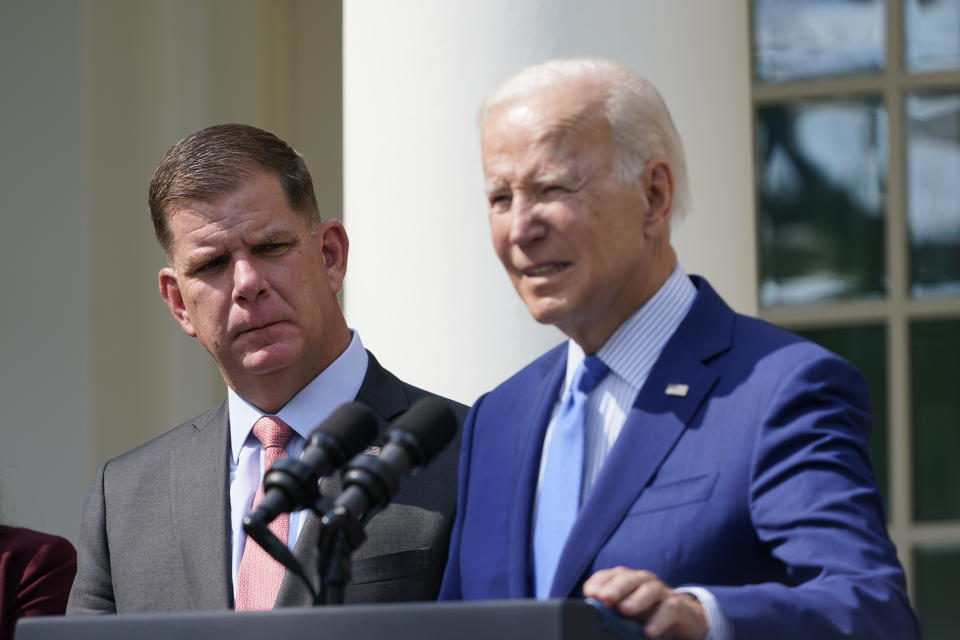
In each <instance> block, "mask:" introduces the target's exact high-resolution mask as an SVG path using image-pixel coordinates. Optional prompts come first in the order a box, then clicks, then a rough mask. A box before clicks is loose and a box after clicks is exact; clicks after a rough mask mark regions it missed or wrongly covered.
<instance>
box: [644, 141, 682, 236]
mask: <svg viewBox="0 0 960 640" xmlns="http://www.w3.org/2000/svg"><path fill="white" fill-rule="evenodd" d="M640 180H641V183H642V187H643V195H644V197H645V198H646V200H647V214H646V218H647V219H646V227H647V229H648V230H649V231H651V232H653V233H655V234H656V235H660V234H661V233H663V231H665V230H669V228H670V218H671V217H672V215H673V188H674V185H673V169H672V168H671V167H670V163H669V162H667V161H666V160H665V159H664V158H660V157H656V158H652V159H651V160H650V161H649V162H648V163H647V166H646V167H644V169H643V174H642V175H641V176H640Z"/></svg>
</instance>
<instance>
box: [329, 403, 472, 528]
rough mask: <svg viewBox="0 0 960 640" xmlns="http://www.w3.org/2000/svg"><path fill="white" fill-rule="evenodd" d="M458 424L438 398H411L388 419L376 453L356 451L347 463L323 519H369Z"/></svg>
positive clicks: (433, 452) (442, 443)
mask: <svg viewBox="0 0 960 640" xmlns="http://www.w3.org/2000/svg"><path fill="white" fill-rule="evenodd" d="M457 428H458V425H457V416H456V415H455V414H454V413H453V411H452V410H451V409H450V407H448V406H447V405H446V404H444V403H443V402H442V401H440V400H438V399H436V398H423V399H421V400H419V401H417V402H416V403H414V405H413V406H412V407H410V409H409V410H407V411H406V412H405V413H403V414H401V415H400V417H398V418H397V419H396V420H394V421H393V422H392V423H390V428H389V430H388V431H387V442H386V443H385V444H384V445H383V447H382V448H381V450H380V455H379V456H372V455H367V454H360V455H358V456H356V457H354V458H353V460H351V461H350V462H349V463H347V466H346V467H345V471H344V472H343V485H344V489H343V492H342V493H341V494H340V497H338V498H337V500H336V502H335V503H334V505H333V508H332V509H330V511H328V512H327V513H326V514H325V515H324V517H323V520H322V522H323V523H324V525H328V524H331V523H333V522H335V521H338V520H342V518H343V517H344V516H348V515H349V516H352V517H353V518H354V519H356V520H362V521H364V522H365V521H366V520H369V518H371V517H373V515H374V514H376V513H377V512H378V511H379V510H380V509H382V508H383V507H384V506H385V505H386V504H387V502H389V501H390V498H391V497H392V496H393V494H394V493H396V491H397V487H398V486H399V485H400V478H401V477H402V476H403V475H404V474H406V473H407V471H410V470H411V469H414V468H417V467H422V466H424V465H426V464H427V463H429V462H430V461H431V460H433V458H434V457H435V456H436V455H437V454H438V453H440V451H441V450H443V448H444V447H446V446H447V444H449V442H450V441H451V440H452V439H453V437H454V435H456V433H457Z"/></svg>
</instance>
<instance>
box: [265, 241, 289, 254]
mask: <svg viewBox="0 0 960 640" xmlns="http://www.w3.org/2000/svg"><path fill="white" fill-rule="evenodd" d="M289 246H290V243H288V242H268V243H266V244H261V245H260V246H258V247H257V253H262V254H266V255H276V254H279V253H283V252H284V251H285V250H286V249H287V247H289Z"/></svg>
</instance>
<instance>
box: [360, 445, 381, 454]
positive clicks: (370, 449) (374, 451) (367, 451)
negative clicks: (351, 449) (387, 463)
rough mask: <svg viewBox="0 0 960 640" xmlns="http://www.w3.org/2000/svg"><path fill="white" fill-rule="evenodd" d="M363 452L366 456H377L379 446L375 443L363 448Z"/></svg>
mask: <svg viewBox="0 0 960 640" xmlns="http://www.w3.org/2000/svg"><path fill="white" fill-rule="evenodd" d="M363 452H364V453H365V454H367V455H368V456H378V455H380V447H378V446H376V445H374V446H372V447H367V448H366V449H364V450H363Z"/></svg>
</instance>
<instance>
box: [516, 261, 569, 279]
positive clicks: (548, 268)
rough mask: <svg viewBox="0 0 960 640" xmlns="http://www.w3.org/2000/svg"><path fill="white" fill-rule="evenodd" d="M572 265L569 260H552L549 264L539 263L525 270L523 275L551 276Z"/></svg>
mask: <svg viewBox="0 0 960 640" xmlns="http://www.w3.org/2000/svg"><path fill="white" fill-rule="evenodd" d="M569 266H570V263H568V262H551V263H549V264H538V265H536V266H533V267H528V268H526V269H524V270H523V275H525V276H528V277H537V276H549V275H553V274H554V273H559V272H561V271H563V270H564V269H566V268H567V267H569Z"/></svg>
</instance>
